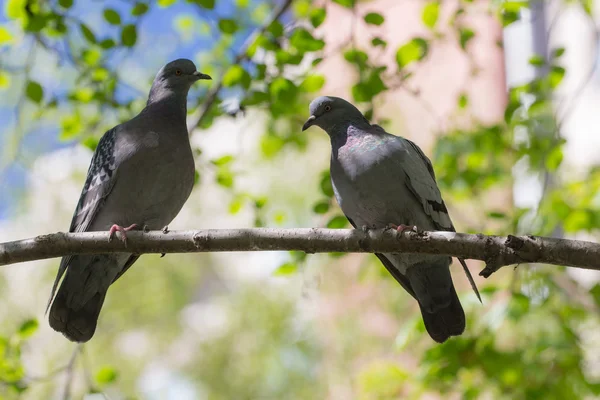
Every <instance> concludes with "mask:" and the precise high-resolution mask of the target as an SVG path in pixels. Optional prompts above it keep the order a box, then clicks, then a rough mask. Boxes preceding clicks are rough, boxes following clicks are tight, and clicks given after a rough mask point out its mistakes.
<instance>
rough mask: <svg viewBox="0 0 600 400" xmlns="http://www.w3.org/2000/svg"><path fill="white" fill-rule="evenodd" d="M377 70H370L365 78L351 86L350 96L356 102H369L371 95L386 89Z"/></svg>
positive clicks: (373, 95)
mask: <svg viewBox="0 0 600 400" xmlns="http://www.w3.org/2000/svg"><path fill="white" fill-rule="evenodd" d="M386 89H387V87H386V86H385V83H383V80H381V76H380V72H379V70H376V69H374V70H371V71H370V72H369V74H368V75H367V76H366V77H365V79H363V80H361V81H360V82H359V83H357V84H356V85H354V86H353V87H352V97H353V98H354V100H356V101H358V102H369V101H371V100H372V99H373V97H375V96H377V95H378V94H379V93H381V92H383V91H384V90H386Z"/></svg>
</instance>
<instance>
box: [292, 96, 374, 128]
mask: <svg viewBox="0 0 600 400" xmlns="http://www.w3.org/2000/svg"><path fill="white" fill-rule="evenodd" d="M309 111H310V117H308V119H307V120H306V123H305V124H304V126H303V127H302V130H303V131H305V130H307V129H308V128H310V127H311V126H313V125H316V126H318V127H319V128H321V129H323V130H324V131H325V132H327V133H328V134H330V135H331V133H332V132H333V130H334V128H335V127H336V126H338V125H340V124H343V123H360V124H364V123H367V124H369V122H368V121H367V120H366V119H365V117H364V116H363V115H362V113H361V112H360V111H359V110H358V108H356V107H354V105H352V104H350V103H349V102H347V101H346V100H344V99H341V98H339V97H333V96H321V97H318V98H316V99H314V100H313V101H312V102H311V103H310V106H309Z"/></svg>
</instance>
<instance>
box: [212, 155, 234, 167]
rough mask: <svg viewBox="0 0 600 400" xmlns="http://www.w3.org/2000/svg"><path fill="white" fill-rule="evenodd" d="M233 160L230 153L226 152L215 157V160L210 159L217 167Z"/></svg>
mask: <svg viewBox="0 0 600 400" xmlns="http://www.w3.org/2000/svg"><path fill="white" fill-rule="evenodd" d="M233 160H234V157H233V156H232V155H230V154H228V155H225V156H223V157H220V158H217V159H216V160H211V163H212V164H213V165H216V166H218V167H222V166H224V165H227V164H229V163H231V162H232V161H233Z"/></svg>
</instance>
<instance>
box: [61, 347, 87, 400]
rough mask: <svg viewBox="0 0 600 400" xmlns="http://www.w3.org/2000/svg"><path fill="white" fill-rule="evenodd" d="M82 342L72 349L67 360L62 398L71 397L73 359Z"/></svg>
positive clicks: (64, 399)
mask: <svg viewBox="0 0 600 400" xmlns="http://www.w3.org/2000/svg"><path fill="white" fill-rule="evenodd" d="M81 346H82V344H78V345H77V347H75V350H73V354H72V355H71V359H70V360H69V364H67V367H66V368H65V369H66V373H67V374H66V375H67V376H66V378H65V390H64V391H63V397H62V398H63V400H69V398H70V397H71V383H72V381H73V368H74V367H75V360H77V355H78V354H79V353H80V352H81V349H82V347H81Z"/></svg>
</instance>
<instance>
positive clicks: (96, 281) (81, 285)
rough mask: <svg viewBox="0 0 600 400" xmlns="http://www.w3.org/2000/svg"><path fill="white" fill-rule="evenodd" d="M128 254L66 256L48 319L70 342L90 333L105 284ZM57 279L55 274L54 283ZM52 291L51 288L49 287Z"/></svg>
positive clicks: (120, 268)
mask: <svg viewBox="0 0 600 400" xmlns="http://www.w3.org/2000/svg"><path fill="white" fill-rule="evenodd" d="M128 258H129V257H128V256H127V255H126V254H125V255H108V254H100V255H80V256H73V257H71V258H69V259H68V260H67V261H66V262H63V263H61V270H62V266H63V264H67V263H68V268H66V273H65V275H64V276H65V277H64V279H63V281H62V283H61V284H60V288H59V289H58V292H57V293H56V296H54V301H52V305H51V306H50V312H49V316H48V322H49V324H50V326H51V327H52V329H54V330H56V331H58V332H61V333H62V334H63V335H65V336H66V337H67V339H69V340H71V341H73V342H87V341H88V340H90V339H91V338H92V336H94V332H95V331H96V325H97V324H98V316H99V315H100V310H101V309H102V305H103V304H104V299H105V297H106V292H107V291H108V287H109V286H110V285H111V283H112V282H113V281H114V279H115V276H116V275H117V274H118V273H119V271H121V270H122V268H123V264H124V263H125V261H126V260H127V259H128ZM59 279H60V274H59V277H57V280H56V282H55V286H56V285H57V283H58V281H59ZM53 292H54V289H53Z"/></svg>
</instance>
